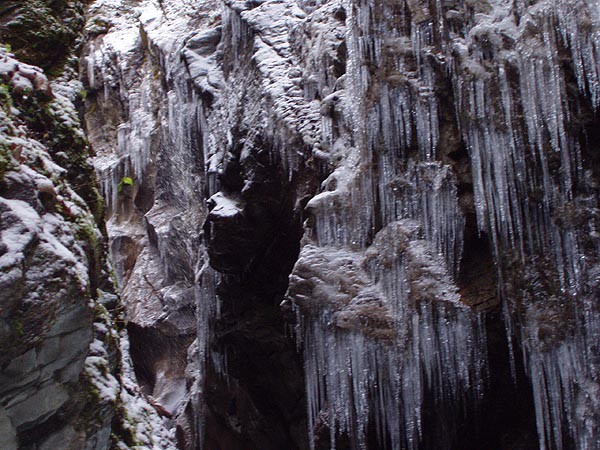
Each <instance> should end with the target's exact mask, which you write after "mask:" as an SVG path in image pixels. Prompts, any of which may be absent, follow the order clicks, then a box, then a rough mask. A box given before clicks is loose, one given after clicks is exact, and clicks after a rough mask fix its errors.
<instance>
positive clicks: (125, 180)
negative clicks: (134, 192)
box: [117, 177, 133, 194]
mask: <svg viewBox="0 0 600 450" xmlns="http://www.w3.org/2000/svg"><path fill="white" fill-rule="evenodd" d="M126 186H133V178H131V177H123V178H121V181H119V185H118V186H117V192H118V193H119V194H120V193H121V192H123V189H124V188H125V187H126Z"/></svg>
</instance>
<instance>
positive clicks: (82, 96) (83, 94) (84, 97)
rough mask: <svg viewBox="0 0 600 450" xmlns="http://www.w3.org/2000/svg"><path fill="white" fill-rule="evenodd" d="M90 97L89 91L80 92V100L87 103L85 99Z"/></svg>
mask: <svg viewBox="0 0 600 450" xmlns="http://www.w3.org/2000/svg"><path fill="white" fill-rule="evenodd" d="M87 96H88V91H86V90H85V89H82V90H80V91H79V98H81V100H83V101H84V102H85V99H86V98H87Z"/></svg>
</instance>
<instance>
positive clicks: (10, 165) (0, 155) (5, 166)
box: [0, 142, 16, 181]
mask: <svg viewBox="0 0 600 450" xmlns="http://www.w3.org/2000/svg"><path fill="white" fill-rule="evenodd" d="M15 168H16V166H15V163H14V161H13V158H12V157H11V151H10V149H9V148H8V147H7V146H6V145H5V144H3V143H2V142H0V181H4V175H5V174H6V172H8V171H9V170H14V169H15Z"/></svg>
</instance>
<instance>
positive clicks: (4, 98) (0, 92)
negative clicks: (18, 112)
mask: <svg viewBox="0 0 600 450" xmlns="http://www.w3.org/2000/svg"><path fill="white" fill-rule="evenodd" d="M12 106H13V101H12V97H11V95H10V89H9V88H8V85H7V84H1V83H0V108H2V109H3V110H4V112H6V114H8V115H10V114H11V111H10V109H11V108H12Z"/></svg>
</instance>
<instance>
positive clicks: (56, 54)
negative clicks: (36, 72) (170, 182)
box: [0, 0, 85, 76]
mask: <svg viewBox="0 0 600 450" xmlns="http://www.w3.org/2000/svg"><path fill="white" fill-rule="evenodd" d="M83 12H84V11H83V4H82V3H81V2H66V1H63V0H27V1H25V2H24V1H22V0H6V1H5V2H4V4H3V7H2V9H0V16H2V18H4V24H3V26H2V27H1V28H0V39H2V41H4V42H7V43H8V44H9V45H10V46H11V48H12V50H13V51H14V53H15V55H16V56H17V57H18V58H19V59H20V60H22V61H24V62H27V63H30V64H35V65H37V66H40V67H42V68H43V69H45V70H46V72H47V74H49V75H50V76H52V75H58V74H60V73H61V72H62V67H63V66H64V64H65V62H66V58H67V55H68V53H69V52H71V51H72V50H73V48H74V47H75V46H76V39H77V36H78V34H79V33H80V32H81V30H82V28H83V25H84V23H85V19H84V15H83Z"/></svg>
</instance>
